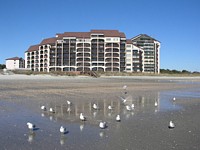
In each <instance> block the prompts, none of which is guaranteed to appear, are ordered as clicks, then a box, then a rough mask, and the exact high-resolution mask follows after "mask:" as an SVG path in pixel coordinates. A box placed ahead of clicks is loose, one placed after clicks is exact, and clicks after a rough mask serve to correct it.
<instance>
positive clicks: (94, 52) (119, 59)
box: [25, 30, 159, 72]
mask: <svg viewBox="0 0 200 150" xmlns="http://www.w3.org/2000/svg"><path fill="white" fill-rule="evenodd" d="M134 42H135V41H134V39H131V40H127V39H126V36H125V34H124V33H123V32H119V31H118V30H91V31H90V32H65V33H62V34H56V37H53V38H48V39H44V40H43V41H42V42H41V43H40V44H37V45H33V46H30V47H29V49H28V50H27V51H26V52H25V68H29V69H31V70H33V71H45V72H49V71H103V72H106V71H111V72H113V71H117V72H122V71H127V72H145V71H146V70H145V66H144V60H145V59H144V56H145V51H144V50H143V49H142V48H141V47H140V46H138V45H134V44H133V43H134ZM136 44H137V43H136ZM158 63H159V62H158Z"/></svg>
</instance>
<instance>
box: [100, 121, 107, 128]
mask: <svg viewBox="0 0 200 150" xmlns="http://www.w3.org/2000/svg"><path fill="white" fill-rule="evenodd" d="M99 127H100V128H101V129H105V128H106V122H102V121H101V122H100V123H99Z"/></svg>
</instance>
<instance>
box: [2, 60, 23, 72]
mask: <svg viewBox="0 0 200 150" xmlns="http://www.w3.org/2000/svg"><path fill="white" fill-rule="evenodd" d="M6 68H7V69H8V70H15V69H21V68H24V59H23V58H19V57H13V58H8V59H6Z"/></svg>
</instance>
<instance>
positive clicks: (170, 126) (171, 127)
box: [168, 121, 175, 129]
mask: <svg viewBox="0 0 200 150" xmlns="http://www.w3.org/2000/svg"><path fill="white" fill-rule="evenodd" d="M168 127H169V128H170V129H173V128H175V125H174V123H173V122H172V121H170V122H169V126H168Z"/></svg>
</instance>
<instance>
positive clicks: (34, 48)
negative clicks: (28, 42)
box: [26, 45, 40, 52]
mask: <svg viewBox="0 0 200 150" xmlns="http://www.w3.org/2000/svg"><path fill="white" fill-rule="evenodd" d="M39 46H40V45H32V46H30V47H29V49H28V50H27V51H26V52H32V51H36V50H38V49H39Z"/></svg>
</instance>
